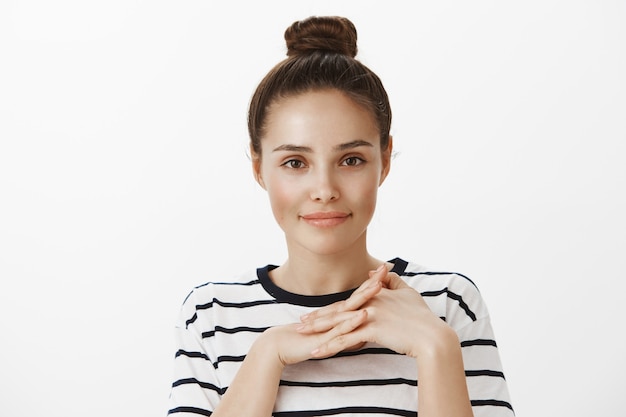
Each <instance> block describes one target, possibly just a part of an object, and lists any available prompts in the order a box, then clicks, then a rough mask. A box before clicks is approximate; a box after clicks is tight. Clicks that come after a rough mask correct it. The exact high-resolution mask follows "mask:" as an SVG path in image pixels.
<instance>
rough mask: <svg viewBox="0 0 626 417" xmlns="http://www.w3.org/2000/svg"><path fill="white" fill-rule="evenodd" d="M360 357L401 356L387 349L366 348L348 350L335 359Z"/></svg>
mask: <svg viewBox="0 0 626 417" xmlns="http://www.w3.org/2000/svg"><path fill="white" fill-rule="evenodd" d="M358 355H399V353H398V352H395V351H393V350H391V349H387V348H366V349H360V350H346V351H343V352H339V353H337V354H336V355H335V356H333V358H341V357H345V356H358ZM314 360H324V359H314Z"/></svg>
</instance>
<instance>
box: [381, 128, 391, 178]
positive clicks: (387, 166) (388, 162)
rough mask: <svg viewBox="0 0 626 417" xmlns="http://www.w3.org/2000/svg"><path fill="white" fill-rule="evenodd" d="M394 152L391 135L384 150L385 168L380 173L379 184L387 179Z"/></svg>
mask: <svg viewBox="0 0 626 417" xmlns="http://www.w3.org/2000/svg"><path fill="white" fill-rule="evenodd" d="M392 153H393V137H392V136H391V135H389V142H388V144H387V149H383V151H382V157H383V168H382V171H381V173H380V182H379V183H378V185H379V186H381V185H382V184H383V182H384V181H385V178H387V175H388V174H389V170H390V169H391V155H392Z"/></svg>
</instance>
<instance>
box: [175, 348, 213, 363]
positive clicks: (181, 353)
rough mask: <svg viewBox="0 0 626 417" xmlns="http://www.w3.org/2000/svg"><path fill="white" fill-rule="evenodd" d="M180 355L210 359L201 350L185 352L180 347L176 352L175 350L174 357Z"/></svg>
mask: <svg viewBox="0 0 626 417" xmlns="http://www.w3.org/2000/svg"><path fill="white" fill-rule="evenodd" d="M181 355H182V356H187V357H188V358H202V359H206V360H207V361H208V360H210V359H209V357H208V356H207V355H206V354H204V353H202V352H187V351H186V350H182V349H179V350H178V352H176V355H175V356H174V357H175V358H177V357H179V356H181Z"/></svg>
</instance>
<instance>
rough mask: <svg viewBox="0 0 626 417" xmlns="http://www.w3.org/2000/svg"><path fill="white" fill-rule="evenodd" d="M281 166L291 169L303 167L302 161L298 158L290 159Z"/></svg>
mask: <svg viewBox="0 0 626 417" xmlns="http://www.w3.org/2000/svg"><path fill="white" fill-rule="evenodd" d="M283 166H286V167H287V168H291V169H300V168H304V162H302V161H300V160H299V159H290V160H289V161H287V162H285V163H284V164H283Z"/></svg>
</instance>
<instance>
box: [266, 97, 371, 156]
mask: <svg viewBox="0 0 626 417" xmlns="http://www.w3.org/2000/svg"><path fill="white" fill-rule="evenodd" d="M378 139H379V132H378V127H377V124H376V119H375V117H374V115H373V114H372V113H371V112H370V111H369V110H368V109H366V108H365V107H364V106H363V105H361V104H359V103H357V102H356V101H355V100H353V99H352V98H350V97H349V96H347V95H346V94H344V93H342V92H340V91H337V90H320V91H309V92H306V93H302V94H298V95H295V96H289V97H285V98H282V99H279V100H278V101H276V102H275V103H273V104H272V105H271V106H270V108H269V111H268V117H267V123H266V129H265V135H264V138H263V140H262V142H261V143H262V145H263V146H265V143H267V142H272V143H271V144H270V143H267V145H274V146H275V145H276V144H280V142H285V141H286V142H289V143H294V144H306V145H309V146H311V145H314V144H318V145H322V144H324V143H328V144H330V145H336V144H337V143H341V142H348V141H353V140H366V141H374V142H375V143H374V144H376V143H377V142H378Z"/></svg>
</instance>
